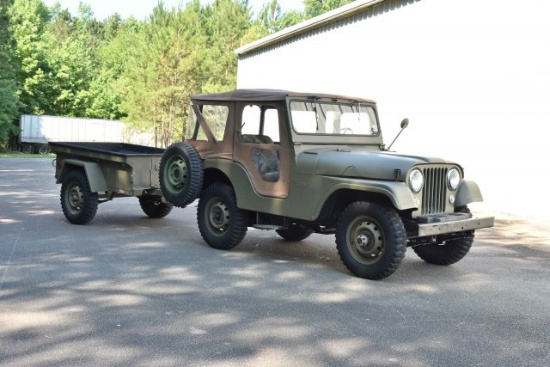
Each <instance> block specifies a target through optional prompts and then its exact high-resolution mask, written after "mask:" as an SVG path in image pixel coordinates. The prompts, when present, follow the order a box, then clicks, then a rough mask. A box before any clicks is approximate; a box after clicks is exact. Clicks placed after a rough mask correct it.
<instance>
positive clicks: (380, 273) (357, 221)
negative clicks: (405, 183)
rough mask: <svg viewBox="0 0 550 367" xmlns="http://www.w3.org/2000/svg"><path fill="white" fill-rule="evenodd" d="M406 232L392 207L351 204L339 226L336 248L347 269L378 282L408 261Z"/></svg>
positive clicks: (365, 203)
mask: <svg viewBox="0 0 550 367" xmlns="http://www.w3.org/2000/svg"><path fill="white" fill-rule="evenodd" d="M406 238H407V237H406V232H405V227H404V225H403V222H402V221H401V218H400V217H399V215H398V214H397V213H396V211H395V210H393V209H392V208H390V207H387V206H384V205H380V204H375V203H369V202H363V201H359V202H355V203H352V204H350V205H349V206H348V207H347V208H346V209H345V210H344V211H343V212H342V215H341V216H340V219H339V220H338V223H337V226H336V248H337V249H338V254H339V255H340V258H341V259H342V262H343V263H344V265H345V266H346V268H347V269H348V270H349V271H350V272H352V273H353V274H355V275H356V276H358V277H361V278H366V279H372V280H378V279H383V278H386V277H388V276H389V275H391V274H392V273H393V272H394V271H395V270H397V268H398V267H399V265H400V264H401V261H403V258H404V257H405V250H406V241H407V239H406Z"/></svg>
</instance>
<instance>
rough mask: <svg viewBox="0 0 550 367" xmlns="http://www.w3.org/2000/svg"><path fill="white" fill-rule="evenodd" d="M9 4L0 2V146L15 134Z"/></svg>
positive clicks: (14, 91) (13, 64) (8, 1)
mask: <svg viewBox="0 0 550 367" xmlns="http://www.w3.org/2000/svg"><path fill="white" fill-rule="evenodd" d="M11 4H12V1H11V0H0V145H3V146H5V145H6V144H7V142H8V140H9V138H10V136H11V135H13V134H16V133H17V128H16V126H15V125H14V124H13V122H14V120H15V119H16V117H17V104H18V97H17V84H16V71H15V70H16V63H15V62H14V43H13V38H12V37H11V34H10V32H9V29H10V27H9V17H8V12H7V9H8V8H9V6H10V5H11Z"/></svg>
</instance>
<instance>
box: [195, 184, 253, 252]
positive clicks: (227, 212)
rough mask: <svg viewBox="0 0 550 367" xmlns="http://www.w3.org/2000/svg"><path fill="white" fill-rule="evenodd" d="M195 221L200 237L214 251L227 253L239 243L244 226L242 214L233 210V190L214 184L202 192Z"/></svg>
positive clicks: (246, 222)
mask: <svg viewBox="0 0 550 367" xmlns="http://www.w3.org/2000/svg"><path fill="white" fill-rule="evenodd" d="M197 222H198V224H199V231H200V233H201V236H202V238H203V239H204V240H205V241H206V243H207V244H208V245H209V246H210V247H212V248H215V249H218V250H230V249H232V248H233V247H235V246H237V245H238V244H239V243H241V241H242V240H243V238H244V236H245V235H246V231H247V224H248V221H247V215H246V212H245V211H243V210H241V209H239V208H238V207H237V200H236V198H235V192H234V191H233V188H232V187H231V186H229V185H227V184H224V183H214V184H212V185H210V186H208V187H207V188H205V189H204V191H203V192H202V194H201V197H200V199H199V206H198V210H197Z"/></svg>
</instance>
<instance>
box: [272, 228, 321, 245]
mask: <svg viewBox="0 0 550 367" xmlns="http://www.w3.org/2000/svg"><path fill="white" fill-rule="evenodd" d="M276 232H277V234H278V235H279V236H281V237H282V238H283V239H284V240H285V241H302V240H305V239H306V238H308V237H309V236H311V234H312V233H313V231H312V230H311V229H309V228H304V227H302V226H299V225H291V226H290V227H289V228H283V229H277V230H276Z"/></svg>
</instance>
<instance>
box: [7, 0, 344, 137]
mask: <svg viewBox="0 0 550 367" xmlns="http://www.w3.org/2000/svg"><path fill="white" fill-rule="evenodd" d="M347 2H349V1H345V0H305V9H306V10H305V12H303V13H302V12H297V11H293V12H288V13H284V12H283V11H282V9H281V6H280V5H279V2H278V0H268V1H267V2H266V3H265V4H264V6H263V8H262V9H261V10H260V11H259V13H258V14H257V15H256V14H253V13H252V10H251V8H250V6H249V3H248V0H213V1H209V2H201V1H200V0H191V1H188V2H186V3H185V5H181V6H180V7H178V8H172V9H168V8H166V6H165V5H164V4H163V2H162V0H161V1H159V3H158V5H157V6H156V7H155V9H154V10H153V12H152V13H151V15H150V16H149V17H148V18H147V19H146V20H144V21H140V20H136V19H134V18H128V19H122V18H121V16H120V15H118V14H113V15H111V16H110V17H108V18H107V19H105V20H103V21H98V20H97V19H95V17H94V14H93V12H92V9H91V7H90V6H89V5H86V4H85V3H80V6H79V9H78V13H77V14H76V15H73V14H71V13H70V12H69V11H68V10H66V9H62V8H61V6H60V5H59V4H56V5H54V6H53V7H47V6H46V5H44V3H43V2H42V0H0V32H1V33H0V144H2V143H5V142H6V141H7V140H8V139H9V138H10V136H13V135H14V134H17V130H18V129H17V128H16V125H15V124H14V122H15V123H16V122H17V120H18V118H19V116H20V115H21V114H51V115H58V116H75V117H93V118H103V119H123V120H126V121H128V122H129V123H131V124H132V125H133V126H134V129H136V130H138V131H141V130H148V131H154V134H155V138H156V142H157V144H158V145H161V146H166V145H168V144H170V143H171V142H172V141H174V140H179V139H181V138H182V132H183V131H184V127H185V126H184V125H185V121H186V120H187V115H188V113H189V111H188V108H189V107H188V106H189V103H188V102H189V98H190V96H191V95H192V94H195V93H213V92H220V91H224V90H229V89H232V88H234V87H235V85H236V74H237V73H236V71H237V56H236V54H235V53H234V50H235V49H236V48H238V47H240V46H241V45H243V44H246V43H249V42H252V41H255V40H256V39H259V38H261V37H264V36H267V35H269V34H272V33H275V32H278V31H280V30H282V29H284V28H286V27H289V26H292V25H294V24H297V23H299V22H301V21H303V20H304V19H307V18H309V17H312V16H315V15H318V14H320V13H321V12H324V11H328V10H331V8H333V7H335V6H340V5H343V4H345V3H347Z"/></svg>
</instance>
